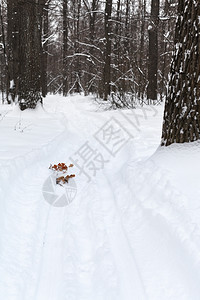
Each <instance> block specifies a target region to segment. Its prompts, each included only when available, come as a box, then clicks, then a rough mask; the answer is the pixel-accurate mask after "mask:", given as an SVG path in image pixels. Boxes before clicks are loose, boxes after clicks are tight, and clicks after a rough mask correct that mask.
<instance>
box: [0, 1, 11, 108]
mask: <svg viewBox="0 0 200 300" xmlns="http://www.w3.org/2000/svg"><path fill="white" fill-rule="evenodd" d="M0 23H1V39H2V44H3V58H4V59H3V61H4V62H3V63H4V69H5V71H6V74H5V76H6V99H7V102H8V103H10V100H9V98H8V59H7V53H6V38H5V28H4V23H3V15H2V6H1V2H0ZM1 72H2V71H1ZM2 75H3V74H2V73H1V83H2V86H1V88H2V96H3V92H4V87H3V85H4V80H3V76H2ZM2 100H3V97H2Z"/></svg>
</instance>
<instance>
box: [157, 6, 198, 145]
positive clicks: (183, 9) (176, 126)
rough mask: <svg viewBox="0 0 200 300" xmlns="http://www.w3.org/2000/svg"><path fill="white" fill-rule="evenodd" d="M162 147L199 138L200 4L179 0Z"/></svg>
mask: <svg viewBox="0 0 200 300" xmlns="http://www.w3.org/2000/svg"><path fill="white" fill-rule="evenodd" d="M178 10H179V17H178V20H177V24H176V37H175V41H176V49H175V52H174V59H173V62H172V65H171V75H170V81H169V89H168V95H167V100H166V104H165V113H164V124H163V132H162V145H166V146H168V145H170V144H172V143H184V142H193V141H195V140H198V139H199V138H200V39H199V32H200V3H199V0H185V1H182V0H179V9H178Z"/></svg>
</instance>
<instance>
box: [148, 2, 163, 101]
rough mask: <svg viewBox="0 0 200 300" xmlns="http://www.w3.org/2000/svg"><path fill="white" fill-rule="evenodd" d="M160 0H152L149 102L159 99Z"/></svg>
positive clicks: (149, 29)
mask: <svg viewBox="0 0 200 300" xmlns="http://www.w3.org/2000/svg"><path fill="white" fill-rule="evenodd" d="M159 5H160V1H159V0H152V1H151V22H150V24H149V27H148V31H149V65H148V81H149V83H148V88H147V98H148V100H149V103H151V101H152V100H153V101H155V100H157V92H158V89H157V74H158V23H159Z"/></svg>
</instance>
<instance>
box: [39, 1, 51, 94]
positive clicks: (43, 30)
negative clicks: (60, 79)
mask: <svg viewBox="0 0 200 300" xmlns="http://www.w3.org/2000/svg"><path fill="white" fill-rule="evenodd" d="M49 2H50V0H39V2H38V3H39V5H38V22H39V23H40V28H39V29H40V31H39V32H40V41H41V84H42V96H43V97H46V95H47V60H48V43H49V42H48V33H49V14H48V12H49Z"/></svg>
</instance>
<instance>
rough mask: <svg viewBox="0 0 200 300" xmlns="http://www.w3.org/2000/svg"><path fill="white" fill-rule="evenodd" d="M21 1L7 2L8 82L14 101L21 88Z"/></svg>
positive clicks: (9, 91)
mask: <svg viewBox="0 0 200 300" xmlns="http://www.w3.org/2000/svg"><path fill="white" fill-rule="evenodd" d="M18 2H19V0H8V1H7V20H8V38H7V40H8V44H7V48H8V81H7V89H8V93H9V94H10V95H11V98H12V101H15V98H16V97H17V95H18V87H19V13H20V7H19V3H18Z"/></svg>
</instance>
